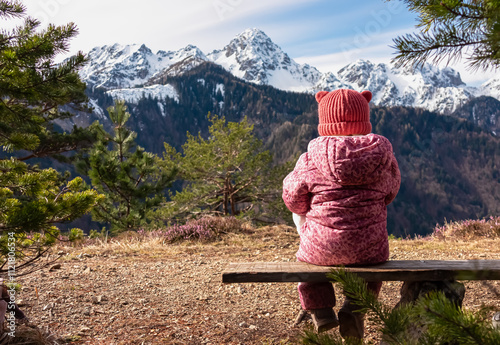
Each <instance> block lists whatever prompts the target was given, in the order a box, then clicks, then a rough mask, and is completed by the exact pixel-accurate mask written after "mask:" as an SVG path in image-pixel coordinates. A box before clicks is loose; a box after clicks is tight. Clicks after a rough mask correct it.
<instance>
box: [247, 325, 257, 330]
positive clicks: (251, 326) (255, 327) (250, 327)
mask: <svg viewBox="0 0 500 345" xmlns="http://www.w3.org/2000/svg"><path fill="white" fill-rule="evenodd" d="M248 328H249V329H257V326H255V325H250V326H248Z"/></svg>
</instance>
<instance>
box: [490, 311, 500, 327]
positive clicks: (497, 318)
mask: <svg viewBox="0 0 500 345" xmlns="http://www.w3.org/2000/svg"><path fill="white" fill-rule="evenodd" d="M491 322H492V323H493V328H495V329H498V330H499V331H500V311H499V312H497V313H496V314H495V315H493V319H492V320H491Z"/></svg>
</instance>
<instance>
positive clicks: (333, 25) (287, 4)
mask: <svg viewBox="0 0 500 345" xmlns="http://www.w3.org/2000/svg"><path fill="white" fill-rule="evenodd" d="M23 3H24V4H25V5H26V7H27V9H28V14H30V15H31V16H33V17H36V18H38V19H39V20H41V21H42V24H44V25H46V24H47V23H54V24H57V25H61V24H65V23H68V22H70V21H72V22H75V23H76V24H77V26H78V28H79V30H80V34H79V35H78V37H77V38H76V39H74V40H73V41H72V44H71V51H72V52H75V51H77V50H82V51H84V52H88V51H89V50H90V49H92V48H93V47H95V46H101V45H105V44H113V43H121V44H134V43H139V44H142V43H144V44H146V45H147V46H148V47H149V48H151V49H152V50H153V51H157V50H160V49H162V50H167V51H168V50H177V49H180V48H182V47H184V46H186V45H187V44H193V45H196V46H198V47H199V48H200V49H201V50H202V51H204V52H205V53H209V52H211V51H212V50H214V49H220V48H222V47H224V45H226V44H227V43H228V42H229V41H230V40H231V38H233V37H234V36H235V35H237V34H239V33H240V32H242V31H244V30H245V29H247V28H259V29H261V30H263V31H264V32H265V33H266V34H267V35H268V36H269V37H271V39H272V40H273V41H274V42H275V43H276V44H278V45H279V46H281V48H282V49H283V50H284V51H285V52H287V53H288V54H289V55H290V57H291V58H293V59H295V60H296V61H297V62H300V63H309V64H311V65H313V66H315V67H317V68H318V69H320V70H321V71H332V72H336V71H338V69H340V68H341V67H343V66H345V65H346V64H348V63H350V62H352V61H355V60H357V59H360V58H362V59H366V60H370V61H372V62H385V63H389V62H390V60H391V58H392V57H393V54H394V50H392V49H391V48H389V45H391V44H392V39H393V38H394V37H396V36H398V35H401V34H404V33H410V32H413V31H415V30H416V29H415V24H416V16H415V14H412V13H409V12H408V10H407V9H406V7H405V5H404V4H403V3H402V2H401V1H398V0H392V1H389V2H387V1H383V0H370V1H368V0H351V1H345V0H342V1H337V0H191V1H189V2H186V1H177V0H176V1H174V0H143V1H137V0H121V1H117V0H85V1H82V0H24V1H23ZM450 67H452V68H455V69H457V70H458V71H459V72H460V73H461V75H462V79H463V80H464V81H465V82H466V83H467V84H470V85H475V84H477V83H479V82H481V81H483V80H485V79H487V78H490V77H491V76H492V72H491V71H490V72H488V73H477V72H476V73H470V72H468V71H467V70H466V68H464V64H463V63H460V62H459V63H455V64H453V65H450Z"/></svg>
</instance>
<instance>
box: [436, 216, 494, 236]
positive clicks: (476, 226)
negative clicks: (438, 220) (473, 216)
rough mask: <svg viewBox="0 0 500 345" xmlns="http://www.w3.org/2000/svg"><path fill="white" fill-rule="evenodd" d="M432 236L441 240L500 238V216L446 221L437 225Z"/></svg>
mask: <svg viewBox="0 0 500 345" xmlns="http://www.w3.org/2000/svg"><path fill="white" fill-rule="evenodd" d="M432 236H433V237H435V238H437V239H439V240H459V241H460V240H465V241H470V240H474V239H479V238H491V239H495V238H500V217H490V218H487V219H486V218H484V219H481V220H464V221H458V222H445V224H444V225H442V226H436V228H435V229H434V232H433V233H432Z"/></svg>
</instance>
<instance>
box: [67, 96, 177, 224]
mask: <svg viewBox="0 0 500 345" xmlns="http://www.w3.org/2000/svg"><path fill="white" fill-rule="evenodd" d="M107 110H108V114H109V117H110V119H111V122H112V123H113V125H114V133H113V134H112V135H110V134H108V133H107V132H105V131H104V130H103V129H102V127H99V129H98V131H97V133H98V134H97V136H98V140H97V142H96V143H95V145H94V147H93V148H92V149H91V150H90V153H89V155H88V157H87V158H86V159H85V160H82V161H80V162H79V163H78V164H77V166H78V168H79V170H80V171H81V172H83V173H85V174H88V176H89V177H90V179H91V181H92V186H93V187H94V188H95V189H96V190H97V191H99V192H100V193H102V194H103V195H104V196H105V198H104V199H103V200H101V202H100V203H99V204H98V205H97V207H95V208H94V209H93V211H92V217H93V219H94V220H96V221H102V222H108V223H110V224H111V229H112V230H113V231H115V232H119V231H123V230H138V229H139V228H140V227H144V226H147V225H148V224H149V222H150V218H149V216H150V215H151V214H152V213H153V212H154V211H155V208H156V207H158V205H160V204H161V203H162V202H163V201H164V194H165V189H166V188H168V187H169V186H170V185H171V183H172V180H173V179H174V176H175V174H176V169H174V168H172V167H171V166H169V165H166V164H163V163H162V161H161V159H160V158H159V157H157V156H156V155H154V154H152V153H150V152H145V151H144V149H143V148H142V147H140V146H136V143H135V138H136V136H137V135H136V133H135V132H133V131H131V130H129V129H128V128H127V127H126V123H127V121H128V119H129V118H130V113H128V112H127V111H126V106H125V102H123V101H116V102H115V105H114V106H111V107H109V108H108V109H107Z"/></svg>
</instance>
